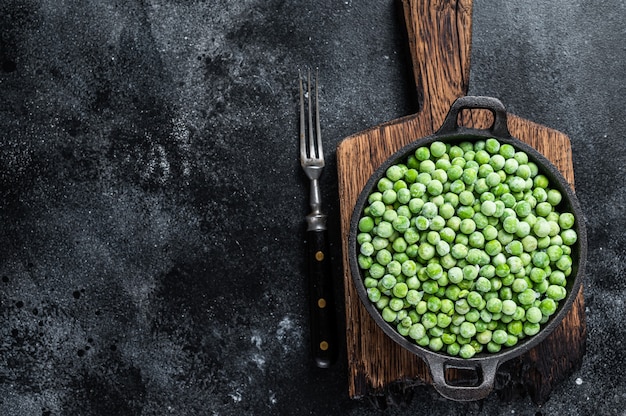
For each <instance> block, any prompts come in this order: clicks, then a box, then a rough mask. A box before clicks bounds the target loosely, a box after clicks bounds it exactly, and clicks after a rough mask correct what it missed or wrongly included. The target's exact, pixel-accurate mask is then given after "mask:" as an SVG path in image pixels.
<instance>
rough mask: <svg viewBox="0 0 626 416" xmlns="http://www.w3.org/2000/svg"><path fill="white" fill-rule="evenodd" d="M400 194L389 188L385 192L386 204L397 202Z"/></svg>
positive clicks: (384, 200) (384, 199)
mask: <svg viewBox="0 0 626 416" xmlns="http://www.w3.org/2000/svg"><path fill="white" fill-rule="evenodd" d="M397 196H398V194H397V193H396V191H394V190H393V189H387V190H385V192H383V201H382V202H384V203H385V204H387V205H390V204H393V203H394V202H396V199H397Z"/></svg>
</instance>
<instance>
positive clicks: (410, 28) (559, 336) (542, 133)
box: [337, 0, 587, 404]
mask: <svg viewBox="0 0 626 416" xmlns="http://www.w3.org/2000/svg"><path fill="white" fill-rule="evenodd" d="M402 7H403V9H404V16H405V24H406V34H407V38H408V41H409V46H410V49H411V55H412V60H413V74H414V78H415V84H416V88H417V93H418V100H419V104H420V111H419V112H418V113H417V114H414V115H410V116H407V117H403V118H400V119H397V120H393V121H390V122H388V123H385V124H382V125H379V126H375V127H373V128H371V129H368V130H366V131H363V132H361V133H357V134H355V135H353V136H350V137H347V138H346V139H344V140H343V141H342V142H341V143H340V144H339V146H338V148H337V169H338V179H339V196H340V204H341V226H342V236H343V239H342V248H343V265H344V266H343V267H344V287H345V302H346V305H345V307H346V347H347V354H348V370H349V395H350V397H352V398H361V397H365V396H380V397H382V398H383V399H384V396H385V395H387V394H389V393H390V391H391V390H393V391H394V392H396V394H397V392H398V391H406V389H405V388H406V387H409V386H416V385H429V384H431V377H430V373H429V370H428V368H427V366H426V365H425V363H424V362H423V361H422V360H421V359H420V358H418V357H417V356H415V355H413V354H411V353H409V352H408V351H406V350H405V349H403V348H402V347H400V346H399V345H397V344H396V343H395V342H393V341H392V340H391V339H390V338H389V337H387V336H386V335H385V334H384V333H383V331H382V330H381V329H380V328H378V327H377V325H376V323H375V322H374V320H373V319H372V318H371V317H370V316H369V315H368V313H367V311H366V309H365V308H364V307H363V305H362V304H361V301H360V299H359V297H358V294H357V292H356V289H355V287H354V284H353V282H352V278H351V275H350V266H349V260H348V235H349V228H350V218H351V215H352V211H353V209H354V205H355V203H356V200H357V198H358V195H359V193H360V192H361V189H362V188H363V186H364V185H365V183H366V182H367V180H368V178H369V177H370V175H371V174H372V173H373V172H374V171H375V170H376V168H377V167H378V166H379V165H380V164H381V163H382V162H383V161H385V160H386V159H387V158H388V157H390V156H391V155H392V154H393V153H394V152H395V151H397V150H399V149H400V148H401V147H402V146H404V145H406V144H408V143H410V142H412V141H414V140H416V139H419V138H421V137H425V136H428V135H430V134H432V133H434V132H435V131H436V130H437V129H438V128H439V127H440V125H441V123H442V122H443V119H444V118H445V115H446V114H447V112H448V110H449V108H450V105H451V104H452V102H453V101H454V100H455V99H456V98H458V97H460V96H463V95H466V94H467V87H468V80H469V68H470V49H471V33H472V0H458V1H456V2H455V1H443V0H440V1H428V0H402ZM504 104H505V105H506V103H504ZM490 117H491V115H490V114H489V113H487V112H484V111H482V112H481V111H475V110H472V111H471V112H469V111H467V112H465V113H464V114H463V117H462V121H461V123H460V124H462V125H466V126H469V127H477V128H486V127H488V126H489V125H490V123H491V120H490ZM508 127H509V130H510V132H511V134H512V135H513V136H514V137H517V138H518V139H520V140H522V141H524V142H526V143H528V144H529V145H531V146H533V147H534V148H535V149H537V150H538V151H539V152H540V153H542V154H543V155H545V156H546V157H547V158H548V159H549V160H550V161H552V163H553V164H554V165H555V166H556V167H557V168H558V169H559V170H560V171H561V172H562V174H563V176H564V177H565V179H566V180H567V181H568V182H569V183H570V185H571V186H572V188H573V187H574V169H573V164H572V150H571V146H570V141H569V138H568V137H567V136H566V135H564V134H563V133H560V132H558V131H556V130H553V129H550V128H547V127H544V126H541V125H539V124H536V123H533V122H531V121H528V120H524V119H522V118H520V117H516V116H514V115H512V114H509V115H508ZM586 333H587V330H586V322H585V314H584V298H583V293H582V287H581V290H580V293H579V294H578V297H577V298H576V301H575V302H574V304H573V306H572V309H571V310H570V312H569V314H568V315H567V316H566V318H565V319H564V320H563V321H562V323H561V325H560V327H559V328H558V329H556V330H555V331H554V332H553V333H552V334H551V335H550V336H549V337H547V338H546V340H545V341H544V342H542V343H541V344H539V345H538V346H537V347H535V348H534V349H532V350H530V351H529V352H527V353H525V354H524V355H522V356H520V357H518V358H516V359H513V360H511V361H509V362H507V363H504V364H503V365H502V366H501V367H500V369H499V370H498V377H497V378H496V386H495V391H496V392H497V394H498V395H499V396H500V397H501V398H503V399H507V400H509V399H512V398H515V397H518V396H524V395H530V397H531V399H532V400H533V401H534V402H535V403H537V404H541V403H544V402H545V401H546V400H547V398H548V396H549V394H550V393H551V391H552V389H553V388H554V387H555V385H557V384H558V383H559V382H561V381H563V380H564V379H565V378H566V377H567V376H568V375H570V374H571V372H572V371H574V370H575V369H577V368H579V367H580V364H581V362H582V357H583V355H584V353H585V339H586ZM450 376H451V377H452V379H454V377H455V376H458V377H461V375H459V374H456V375H455V374H454V373H452V374H450Z"/></svg>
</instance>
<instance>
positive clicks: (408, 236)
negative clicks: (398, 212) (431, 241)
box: [403, 227, 420, 245]
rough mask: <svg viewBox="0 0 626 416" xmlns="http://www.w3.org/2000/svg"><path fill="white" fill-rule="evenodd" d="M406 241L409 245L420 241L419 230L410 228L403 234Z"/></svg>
mask: <svg viewBox="0 0 626 416" xmlns="http://www.w3.org/2000/svg"><path fill="white" fill-rule="evenodd" d="M403 237H404V240H405V241H406V243H407V244H409V245H410V244H415V243H416V242H418V241H419V239H420V234H419V231H418V230H417V228H415V227H409V228H407V230H406V231H405V232H404V234H403Z"/></svg>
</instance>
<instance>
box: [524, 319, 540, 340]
mask: <svg viewBox="0 0 626 416" xmlns="http://www.w3.org/2000/svg"><path fill="white" fill-rule="evenodd" d="M540 329H541V325H539V323H538V322H530V321H526V322H524V334H526V335H528V336H533V335H537V334H538V333H539V330H540Z"/></svg>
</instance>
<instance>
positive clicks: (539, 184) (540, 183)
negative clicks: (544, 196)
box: [533, 174, 550, 189]
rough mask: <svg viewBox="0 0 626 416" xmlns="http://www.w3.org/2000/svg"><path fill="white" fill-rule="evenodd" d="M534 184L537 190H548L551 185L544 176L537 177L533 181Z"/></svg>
mask: <svg viewBox="0 0 626 416" xmlns="http://www.w3.org/2000/svg"><path fill="white" fill-rule="evenodd" d="M533 182H534V185H535V187H536V188H543V189H546V188H548V185H549V184H550V181H549V180H548V178H547V177H546V176H545V175H543V174H538V175H536V176H535V177H534V179H533Z"/></svg>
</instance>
